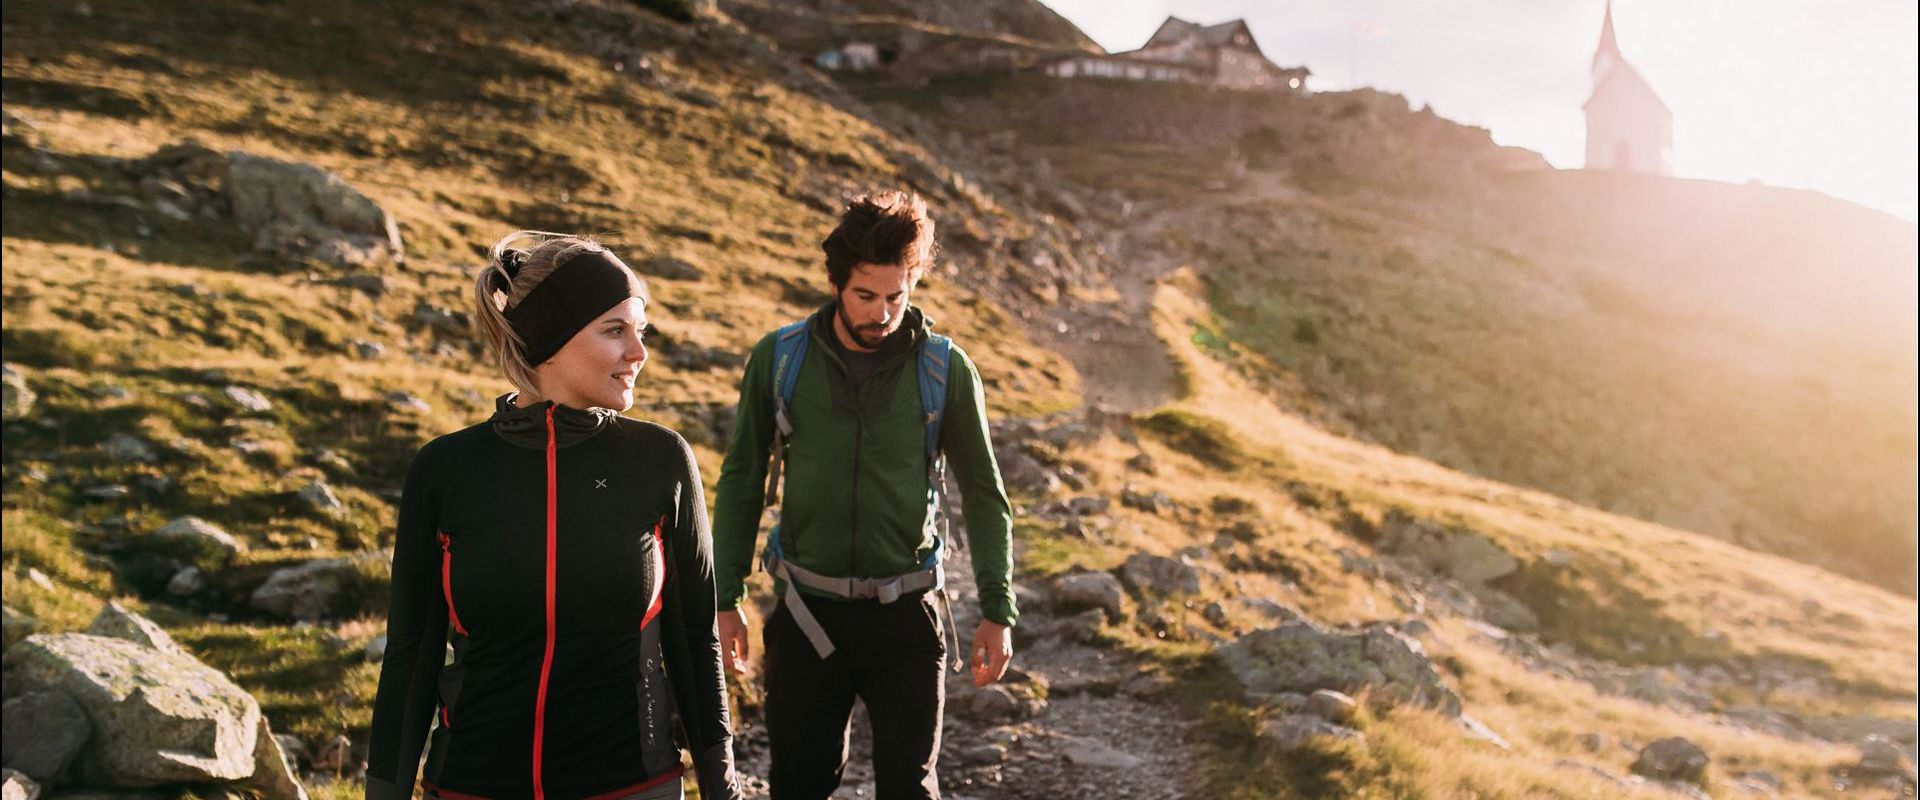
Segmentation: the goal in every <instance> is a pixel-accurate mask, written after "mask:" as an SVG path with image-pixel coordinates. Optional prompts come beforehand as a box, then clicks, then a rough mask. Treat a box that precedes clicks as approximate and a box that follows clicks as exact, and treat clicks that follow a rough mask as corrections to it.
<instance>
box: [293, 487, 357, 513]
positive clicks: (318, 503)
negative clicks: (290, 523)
mask: <svg viewBox="0 0 1920 800" xmlns="http://www.w3.org/2000/svg"><path fill="white" fill-rule="evenodd" d="M299 497H300V501H301V502H303V503H306V504H307V507H308V508H311V509H313V510H315V511H318V512H320V513H322V514H328V515H333V514H339V513H341V512H343V511H346V510H347V506H346V504H345V503H342V502H340V498H339V496H338V495H335V494H334V493H333V487H331V486H328V485H327V482H326V481H314V482H312V483H309V484H307V485H305V486H302V487H300V493H299Z"/></svg>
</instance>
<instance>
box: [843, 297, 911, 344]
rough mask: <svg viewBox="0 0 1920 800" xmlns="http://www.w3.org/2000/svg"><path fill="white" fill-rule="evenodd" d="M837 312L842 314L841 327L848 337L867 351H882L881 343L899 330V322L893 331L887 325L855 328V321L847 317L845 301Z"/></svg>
mask: <svg viewBox="0 0 1920 800" xmlns="http://www.w3.org/2000/svg"><path fill="white" fill-rule="evenodd" d="M836 310H837V311H838V312H839V314H840V325H841V326H842V327H845V328H846V329H847V335H848V336H849V337H852V339H853V343H854V344H857V345H859V346H860V347H861V348H863V349H866V350H878V349H880V343H881V342H884V341H886V340H887V337H888V336H891V335H893V332H894V331H895V330H899V324H898V323H897V322H896V323H895V324H894V327H893V329H892V330H889V329H888V328H887V326H886V324H885V323H876V324H873V325H864V326H855V325H854V324H853V320H852V319H849V318H848V317H847V304H846V303H845V302H844V301H843V302H841V303H840V304H839V308H838V309H836Z"/></svg>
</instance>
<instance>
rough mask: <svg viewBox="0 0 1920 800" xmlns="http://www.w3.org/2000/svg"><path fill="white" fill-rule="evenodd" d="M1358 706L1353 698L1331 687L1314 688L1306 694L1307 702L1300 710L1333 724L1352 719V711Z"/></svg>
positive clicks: (1340, 723)
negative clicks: (1311, 692) (1310, 692)
mask: <svg viewBox="0 0 1920 800" xmlns="http://www.w3.org/2000/svg"><path fill="white" fill-rule="evenodd" d="M1358 707H1359V704H1358V703H1355V702H1354V701H1353V698H1351V697H1348V696H1346V695H1344V694H1341V693H1339V692H1336V691H1334V690H1332V689H1316V690H1314V693H1313V694H1310V695H1307V702H1306V703H1305V704H1303V705H1302V707H1301V709H1300V710H1301V711H1302V712H1304V713H1306V714H1308V715H1311V716H1315V717H1319V718H1321V719H1324V720H1326V721H1328V722H1331V723H1333V724H1335V725H1345V724H1347V723H1349V722H1352V721H1353V713H1354V711H1355V710H1356V709H1357V708H1358Z"/></svg>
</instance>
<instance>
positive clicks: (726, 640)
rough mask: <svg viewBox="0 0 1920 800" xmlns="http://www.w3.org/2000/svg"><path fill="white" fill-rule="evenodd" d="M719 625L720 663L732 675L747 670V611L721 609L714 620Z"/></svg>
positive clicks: (743, 672)
mask: <svg viewBox="0 0 1920 800" xmlns="http://www.w3.org/2000/svg"><path fill="white" fill-rule="evenodd" d="M715 621H716V622H717V623H718V625H719V627H720V663H722V664H725V665H726V667H727V672H729V673H731V674H734V675H741V674H745V673H746V671H747V656H748V653H747V612H746V611H744V610H742V609H738V608H736V609H733V610H731V611H722V612H720V613H719V615H718V617H717V618H716V620H715Z"/></svg>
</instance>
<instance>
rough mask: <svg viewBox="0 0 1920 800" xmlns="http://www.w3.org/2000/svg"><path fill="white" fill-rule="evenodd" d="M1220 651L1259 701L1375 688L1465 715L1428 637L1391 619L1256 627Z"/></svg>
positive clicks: (1381, 696) (1382, 694) (1382, 697)
mask: <svg viewBox="0 0 1920 800" xmlns="http://www.w3.org/2000/svg"><path fill="white" fill-rule="evenodd" d="M1218 652H1219V655H1220V658H1221V660H1222V661H1224V662H1225V663H1226V665H1227V668H1228V669H1229V670H1230V671H1231V672H1232V673H1233V676H1234V678H1235V679H1236V680H1238V681H1239V683H1240V686H1241V688H1242V689H1243V690H1244V691H1245V692H1246V694H1247V695H1248V697H1249V698H1250V699H1252V700H1254V701H1256V702H1269V701H1271V700H1272V699H1273V698H1275V697H1277V696H1279V695H1281V694H1284V693H1289V692H1293V693H1307V692H1314V691H1317V690H1320V689H1334V690H1337V691H1341V692H1346V693H1350V694H1352V693H1358V692H1360V691H1362V690H1367V691H1368V692H1369V695H1368V696H1369V697H1371V698H1373V699H1374V700H1376V701H1379V702H1385V703H1411V704H1417V705H1421V706H1425V707H1428V708H1432V709H1435V710H1438V711H1440V712H1441V713H1444V714H1446V715H1448V716H1459V714H1460V696H1459V695H1457V694H1455V693H1454V691H1453V690H1452V689H1450V688H1448V687H1447V685H1446V684H1445V683H1443V682H1442V681H1441V679H1440V674H1439V672H1438V671H1436V670H1435V669H1434V667H1433V662H1431V661H1429V660H1428V658H1427V654H1426V651H1425V650H1424V649H1422V647H1421V646H1420V643H1419V642H1418V641H1416V640H1414V639H1412V638H1410V637H1407V636H1405V635H1403V634H1401V633H1399V632H1397V631H1394V630H1393V629H1391V628H1389V627H1386V626H1384V625H1371V626H1368V627H1365V628H1361V629H1359V630H1357V631H1354V632H1350V633H1348V632H1341V631H1330V630H1326V629H1323V628H1321V627H1319V626H1317V625H1314V624H1312V623H1310V622H1306V621H1298V622H1289V623H1285V624H1282V625H1280V626H1278V627H1274V628H1268V629H1265V630H1259V631H1254V632H1253V633H1249V634H1247V635H1245V636H1243V637H1241V638H1240V639H1239V641H1236V642H1233V643H1230V644H1228V645H1225V646H1223V647H1221V648H1220V650H1219V651H1218Z"/></svg>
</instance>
